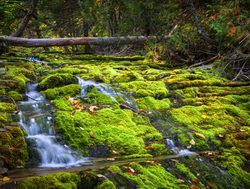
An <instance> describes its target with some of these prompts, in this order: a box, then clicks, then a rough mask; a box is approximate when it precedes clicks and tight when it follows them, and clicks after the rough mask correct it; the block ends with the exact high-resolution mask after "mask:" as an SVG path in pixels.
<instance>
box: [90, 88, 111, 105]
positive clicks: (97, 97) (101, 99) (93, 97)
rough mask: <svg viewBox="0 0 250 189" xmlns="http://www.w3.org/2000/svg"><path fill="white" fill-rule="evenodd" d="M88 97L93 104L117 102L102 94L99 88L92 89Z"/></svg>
mask: <svg viewBox="0 0 250 189" xmlns="http://www.w3.org/2000/svg"><path fill="white" fill-rule="evenodd" d="M87 97H88V98H89V101H90V103H91V104H111V105H112V104H114V103H115V102H114V101H113V100H112V99H111V98H110V97H109V96H107V95H105V94H102V93H100V92H99V91H98V90H97V88H95V87H94V88H93V89H91V91H89V92H88V94H87Z"/></svg>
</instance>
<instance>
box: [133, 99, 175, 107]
mask: <svg viewBox="0 0 250 189" xmlns="http://www.w3.org/2000/svg"><path fill="white" fill-rule="evenodd" d="M137 105H138V107H139V108H141V109H145V110H163V109H167V108H169V107H170V105H171V102H170V100H169V99H168V98H166V99H163V100H157V99H155V98H154V97H150V96H147V97H144V98H139V99H138V100H137Z"/></svg>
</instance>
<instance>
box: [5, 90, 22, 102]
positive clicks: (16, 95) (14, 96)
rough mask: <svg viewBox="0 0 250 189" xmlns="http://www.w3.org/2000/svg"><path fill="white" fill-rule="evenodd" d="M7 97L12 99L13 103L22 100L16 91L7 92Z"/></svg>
mask: <svg viewBox="0 0 250 189" xmlns="http://www.w3.org/2000/svg"><path fill="white" fill-rule="evenodd" d="M7 96H8V97H10V98H13V99H14V100H15V101H21V100H23V95H21V94H20V93H18V92H16V91H9V92H8V93H7Z"/></svg>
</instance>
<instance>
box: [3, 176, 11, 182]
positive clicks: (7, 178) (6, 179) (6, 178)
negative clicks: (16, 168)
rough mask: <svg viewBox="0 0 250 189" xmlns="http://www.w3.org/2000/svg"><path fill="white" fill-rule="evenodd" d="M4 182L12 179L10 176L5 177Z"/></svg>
mask: <svg viewBox="0 0 250 189" xmlns="http://www.w3.org/2000/svg"><path fill="white" fill-rule="evenodd" d="M2 180H3V182H6V181H9V180H10V178H9V177H3V179H2Z"/></svg>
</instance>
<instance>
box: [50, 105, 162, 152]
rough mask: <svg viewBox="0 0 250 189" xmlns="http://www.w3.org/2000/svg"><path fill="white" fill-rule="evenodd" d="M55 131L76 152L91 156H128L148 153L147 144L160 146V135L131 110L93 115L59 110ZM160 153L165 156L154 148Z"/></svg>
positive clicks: (159, 149)
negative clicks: (76, 150) (75, 149)
mask: <svg viewBox="0 0 250 189" xmlns="http://www.w3.org/2000/svg"><path fill="white" fill-rule="evenodd" d="M55 129H56V131H57V132H58V133H60V134H61V135H62V136H63V137H64V138H65V139H66V140H67V141H69V142H70V144H71V145H72V146H73V147H75V148H77V149H78V150H80V151H82V152H85V153H86V154H90V155H92V156H100V154H97V152H98V150H99V152H100V153H101V151H103V152H102V153H101V155H103V156H106V155H110V154H115V155H130V154H145V153H150V152H151V150H152V148H154V147H151V148H149V149H148V150H147V149H146V148H145V146H147V145H152V144H154V143H159V144H161V145H162V146H164V144H162V142H163V141H162V139H163V137H162V135H161V134H160V133H159V132H158V131H157V130H156V129H155V128H153V127H152V126H151V125H150V123H149V122H148V120H147V119H145V118H143V117H140V116H138V115H136V114H134V113H133V112H132V111H131V110H126V109H125V110H121V109H111V108H103V109H101V110H98V111H96V112H95V113H93V112H89V113H88V112H81V111H75V113H74V115H72V113H71V112H68V111H58V112H57V113H56V115H55ZM155 149H156V151H158V152H159V154H162V153H166V151H164V150H162V148H158V146H155Z"/></svg>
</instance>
